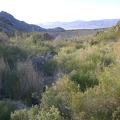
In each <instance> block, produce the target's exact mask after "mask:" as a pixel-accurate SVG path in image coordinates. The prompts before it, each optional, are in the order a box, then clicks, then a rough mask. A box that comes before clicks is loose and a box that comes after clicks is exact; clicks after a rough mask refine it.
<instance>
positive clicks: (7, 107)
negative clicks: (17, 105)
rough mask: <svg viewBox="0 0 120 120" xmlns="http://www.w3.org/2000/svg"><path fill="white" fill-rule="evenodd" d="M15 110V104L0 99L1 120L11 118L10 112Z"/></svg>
mask: <svg viewBox="0 0 120 120" xmlns="http://www.w3.org/2000/svg"><path fill="white" fill-rule="evenodd" d="M13 111H14V106H13V105H12V104H11V102H9V103H8V104H6V103H5V102H4V101H0V120H10V114H11V112H13Z"/></svg>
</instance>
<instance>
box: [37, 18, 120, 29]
mask: <svg viewBox="0 0 120 120" xmlns="http://www.w3.org/2000/svg"><path fill="white" fill-rule="evenodd" d="M119 20H120V19H103V20H93V21H82V20H77V21H73V22H50V23H42V24H38V25H40V26H41V27H44V28H54V27H62V28H64V29H66V30H69V29H98V28H108V27H112V26H113V25H116V24H117V22H118V21H119Z"/></svg>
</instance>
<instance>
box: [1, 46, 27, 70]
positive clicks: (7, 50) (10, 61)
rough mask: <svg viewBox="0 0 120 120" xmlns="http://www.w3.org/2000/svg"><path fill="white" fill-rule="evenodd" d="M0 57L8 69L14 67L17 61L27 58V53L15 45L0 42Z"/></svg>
mask: <svg viewBox="0 0 120 120" xmlns="http://www.w3.org/2000/svg"><path fill="white" fill-rule="evenodd" d="M0 57H2V58H3V59H4V61H5V63H6V65H8V67H9V68H10V69H15V68H16V63H17V62H18V61H22V60H25V59H27V54H26V52H25V51H24V50H22V49H20V48H19V47H17V46H9V45H5V44H0Z"/></svg>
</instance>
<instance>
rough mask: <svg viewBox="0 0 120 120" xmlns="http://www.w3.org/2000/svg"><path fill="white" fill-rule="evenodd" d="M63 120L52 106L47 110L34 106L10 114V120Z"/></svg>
mask: <svg viewBox="0 0 120 120" xmlns="http://www.w3.org/2000/svg"><path fill="white" fill-rule="evenodd" d="M33 119H34V120H64V119H63V118H62V117H61V116H60V112H59V111H58V109H57V108H55V107H54V106H52V107H50V108H49V109H44V108H39V107H38V106H34V107H32V108H31V109H29V110H26V109H24V110H19V111H15V112H14V113H12V114H11V120H33Z"/></svg>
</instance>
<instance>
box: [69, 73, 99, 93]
mask: <svg viewBox="0 0 120 120" xmlns="http://www.w3.org/2000/svg"><path fill="white" fill-rule="evenodd" d="M70 79H71V80H72V81H74V82H76V83H77V84H79V85H80V90H81V91H82V92H84V91H85V90H86V89H87V88H89V87H92V88H93V87H94V86H95V85H98V84H99V80H98V79H97V77H96V76H95V74H94V73H93V72H92V71H88V72H86V73H84V72H83V71H73V72H72V73H71V74H70Z"/></svg>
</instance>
